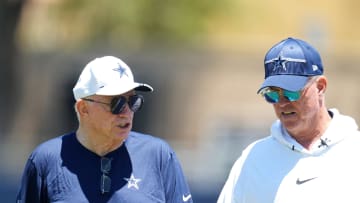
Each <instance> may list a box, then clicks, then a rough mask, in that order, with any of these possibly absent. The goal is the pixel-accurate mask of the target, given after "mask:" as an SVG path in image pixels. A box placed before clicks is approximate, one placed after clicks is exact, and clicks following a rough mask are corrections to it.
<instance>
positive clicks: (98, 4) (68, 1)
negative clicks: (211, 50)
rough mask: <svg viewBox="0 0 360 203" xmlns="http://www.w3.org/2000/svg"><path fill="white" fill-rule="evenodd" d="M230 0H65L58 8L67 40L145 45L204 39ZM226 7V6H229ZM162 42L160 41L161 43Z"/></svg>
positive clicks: (182, 42)
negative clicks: (214, 19) (212, 19)
mask: <svg viewBox="0 0 360 203" xmlns="http://www.w3.org/2000/svg"><path fill="white" fill-rule="evenodd" d="M228 2H229V0H223V1H209V0H176V1H174V0H136V1H133V0H105V1H86V0H77V1H73V0H63V1H61V3H60V6H58V7H56V11H57V12H56V14H57V15H59V17H60V19H61V20H60V21H61V22H60V24H59V26H60V27H61V29H62V30H63V32H62V38H64V39H65V40H66V41H73V42H78V43H79V42H80V43H85V44H86V43H88V42H91V43H94V42H96V41H99V40H101V42H103V41H107V40H109V42H110V43H113V42H121V43H122V44H130V45H132V46H134V45H140V46H141V45H144V44H151V43H159V42H160V43H161V45H167V46H168V45H173V44H175V45H177V46H179V45H182V44H187V43H196V42H199V41H200V42H201V40H202V39H203V38H204V35H203V34H204V32H205V31H206V30H205V29H206V25H207V24H208V23H209V22H208V20H209V17H212V16H214V15H217V14H218V13H219V12H224V9H223V8H224V7H226V6H227V5H229V4H227V3H228ZM225 10H226V9H225ZM158 45H159V44H158Z"/></svg>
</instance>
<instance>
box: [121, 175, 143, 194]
mask: <svg viewBox="0 0 360 203" xmlns="http://www.w3.org/2000/svg"><path fill="white" fill-rule="evenodd" d="M124 180H126V181H127V182H128V186H127V187H128V188H131V187H134V188H135V189H137V190H138V189H139V185H138V183H139V182H140V181H141V179H140V178H135V177H134V174H131V176H130V178H124Z"/></svg>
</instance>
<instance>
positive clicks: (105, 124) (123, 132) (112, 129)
mask: <svg viewBox="0 0 360 203" xmlns="http://www.w3.org/2000/svg"><path fill="white" fill-rule="evenodd" d="M134 94H135V91H130V92H127V93H125V94H122V95H121V96H125V97H127V98H128V97H129V96H131V95H134ZM117 96H120V95H117ZM89 98H90V99H92V100H95V101H100V102H103V103H107V104H110V102H111V100H112V99H113V98H114V96H100V95H93V96H91V97H89ZM85 102H86V101H85ZM87 104H88V117H87V119H85V120H84V122H88V123H87V124H86V126H88V130H90V131H91V133H96V134H98V136H102V137H104V138H108V139H115V140H119V141H123V140H124V139H126V138H127V136H128V134H129V132H130V130H131V128H132V122H133V117H134V112H133V111H131V110H130V108H129V105H128V104H126V105H125V108H124V110H123V111H121V112H120V113H119V114H113V113H112V112H111V109H110V106H109V105H106V104H102V103H96V102H87Z"/></svg>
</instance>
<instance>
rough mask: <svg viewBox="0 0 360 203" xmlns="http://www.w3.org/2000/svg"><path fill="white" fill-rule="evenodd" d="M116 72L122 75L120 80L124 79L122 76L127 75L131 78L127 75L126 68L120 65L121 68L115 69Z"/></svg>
mask: <svg viewBox="0 0 360 203" xmlns="http://www.w3.org/2000/svg"><path fill="white" fill-rule="evenodd" d="M113 70H114V71H118V72H119V73H120V78H122V76H124V75H126V76H127V77H129V75H128V74H127V73H126V69H125V68H124V67H122V66H121V65H120V64H119V68H114V69H113Z"/></svg>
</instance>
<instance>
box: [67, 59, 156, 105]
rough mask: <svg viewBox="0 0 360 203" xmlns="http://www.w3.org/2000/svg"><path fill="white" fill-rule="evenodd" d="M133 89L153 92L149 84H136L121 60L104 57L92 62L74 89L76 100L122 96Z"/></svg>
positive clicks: (82, 73) (86, 67)
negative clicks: (93, 96)
mask: <svg viewBox="0 0 360 203" xmlns="http://www.w3.org/2000/svg"><path fill="white" fill-rule="evenodd" d="M132 89H138V90H141V91H153V88H152V87H151V86H149V85H147V84H141V83H137V82H134V76H133V74H132V72H131V70H130V68H129V66H127V65H126V64H125V63H124V62H123V61H122V60H121V59H119V58H116V57H114V56H104V57H101V58H96V59H94V60H92V61H90V62H89V63H88V64H87V65H86V66H85V68H84V69H83V71H82V72H81V74H80V77H79V80H78V81H77V83H76V85H75V87H74V88H73V93H74V97H75V99H76V100H78V99H81V98H84V97H87V96H90V95H94V94H97V95H109V96H112V95H120V94H123V93H126V92H128V91H130V90H132Z"/></svg>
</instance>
